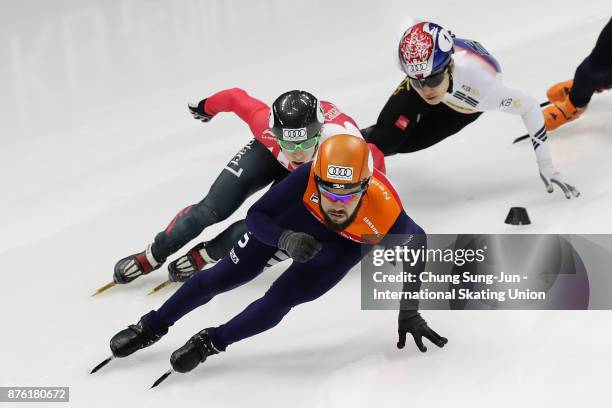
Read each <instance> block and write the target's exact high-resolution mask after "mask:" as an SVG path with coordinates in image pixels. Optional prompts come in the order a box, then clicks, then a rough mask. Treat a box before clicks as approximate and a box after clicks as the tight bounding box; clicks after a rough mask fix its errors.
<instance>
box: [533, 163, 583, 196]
mask: <svg viewBox="0 0 612 408" xmlns="http://www.w3.org/2000/svg"><path fill="white" fill-rule="evenodd" d="M538 167H539V168H540V178H541V179H542V182H543V183H544V185H545V186H546V191H548V192H549V193H552V192H553V191H554V186H553V185H554V184H556V185H557V186H558V187H559V188H560V189H561V191H563V194H564V195H565V198H567V199H568V200H569V199H570V198H572V196H573V197H578V196H580V191H578V189H576V187H574V186H572V185H571V184H569V183H566V182H565V181H563V180H561V175H560V174H559V172H558V171H557V169H556V168H555V166H553V164H552V161H551V160H540V161H538Z"/></svg>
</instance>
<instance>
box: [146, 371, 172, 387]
mask: <svg viewBox="0 0 612 408" xmlns="http://www.w3.org/2000/svg"><path fill="white" fill-rule="evenodd" d="M172 373H173V371H172V369H170V370H168V371H166V372H165V373H164V374H163V375H162V376H161V377H159V378H158V379H157V380H155V382H154V383H153V385H152V386H151V388H155V387H157V386H158V385H159V384H161V383H162V382H163V381H164V380H165V379H166V378H168V377H170V374H172ZM151 388H149V389H151Z"/></svg>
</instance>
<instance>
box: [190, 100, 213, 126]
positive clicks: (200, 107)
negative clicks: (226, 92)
mask: <svg viewBox="0 0 612 408" xmlns="http://www.w3.org/2000/svg"><path fill="white" fill-rule="evenodd" d="M205 103H206V99H202V100H201V101H200V102H199V103H192V102H189V103H188V104H187V107H188V108H189V112H191V114H192V115H193V117H194V118H195V119H197V120H201V121H202V122H204V123H206V122H208V121H209V120H211V119H212V118H213V115H209V114H208V113H206V111H205V110H204V104H205Z"/></svg>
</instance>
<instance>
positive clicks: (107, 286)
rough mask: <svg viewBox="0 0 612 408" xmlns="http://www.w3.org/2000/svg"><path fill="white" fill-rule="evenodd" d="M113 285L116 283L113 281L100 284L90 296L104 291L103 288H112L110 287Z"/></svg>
mask: <svg viewBox="0 0 612 408" xmlns="http://www.w3.org/2000/svg"><path fill="white" fill-rule="evenodd" d="M115 285H116V283H115V282H109V283H107V284H106V285H104V286H102V287H101V288H100V289H98V290H96V291H95V292H94V294H93V295H91V296H92V297H93V296H96V295H99V294H100V293H102V292H104V291H105V290H107V289H110V288H112V287H113V286H115Z"/></svg>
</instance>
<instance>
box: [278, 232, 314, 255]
mask: <svg viewBox="0 0 612 408" xmlns="http://www.w3.org/2000/svg"><path fill="white" fill-rule="evenodd" d="M322 247H323V245H321V243H320V242H319V241H317V240H316V239H315V238H314V237H313V236H312V235H308V234H306V233H305V232H295V231H290V230H287V231H285V232H283V233H282V235H281V236H280V238H279V239H278V249H282V250H283V251H285V252H286V253H287V255H289V256H290V257H291V258H292V259H293V260H294V261H297V262H308V261H310V260H311V259H312V258H314V257H315V255H316V254H317V253H319V251H320V250H321V248H322Z"/></svg>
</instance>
